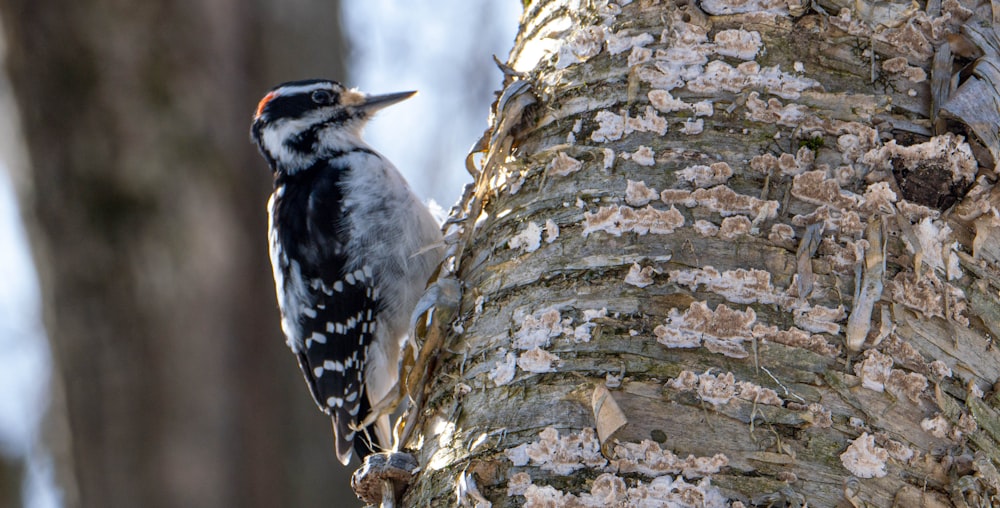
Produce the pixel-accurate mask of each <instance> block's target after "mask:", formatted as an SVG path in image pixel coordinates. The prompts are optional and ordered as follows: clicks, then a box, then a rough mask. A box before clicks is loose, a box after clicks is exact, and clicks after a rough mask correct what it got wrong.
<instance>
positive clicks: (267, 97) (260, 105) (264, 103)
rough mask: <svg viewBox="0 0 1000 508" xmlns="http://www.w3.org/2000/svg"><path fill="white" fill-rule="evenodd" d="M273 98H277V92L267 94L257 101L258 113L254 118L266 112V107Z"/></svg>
mask: <svg viewBox="0 0 1000 508" xmlns="http://www.w3.org/2000/svg"><path fill="white" fill-rule="evenodd" d="M273 98H275V93H274V92H271V93H269V94H267V95H265V96H264V98H263V99H261V100H260V102H259V103H257V113H256V114H255V115H254V118H258V117H259V116H260V114H261V113H263V112H264V108H265V107H267V103H268V102H271V99H273Z"/></svg>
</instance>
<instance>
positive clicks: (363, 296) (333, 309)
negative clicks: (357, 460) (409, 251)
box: [298, 270, 378, 458]
mask: <svg viewBox="0 0 1000 508" xmlns="http://www.w3.org/2000/svg"><path fill="white" fill-rule="evenodd" d="M372 282H373V280H372V275H371V271H370V270H356V271H354V272H352V273H347V274H344V276H343V277H341V278H340V279H337V280H332V281H331V280H323V279H319V278H317V279H313V280H312V281H311V282H310V286H309V288H310V292H311V293H312V294H313V296H314V297H315V298H316V300H315V302H316V303H315V306H314V307H313V308H314V309H315V317H313V316H311V313H310V314H308V315H303V316H302V318H301V319H302V331H303V338H304V343H303V346H304V347H303V349H302V350H301V351H300V352H299V353H298V359H299V366H300V367H302V371H303V373H304V374H305V377H306V382H307V383H308V384H309V389H310V390H311V391H312V394H313V398H315V399H316V403H317V404H318V405H319V406H320V408H321V409H322V410H323V411H324V412H326V413H327V414H329V415H330V416H331V417H332V418H333V426H334V429H335V432H334V433H335V434H336V439H337V443H336V449H337V456H338V457H339V458H345V457H350V454H351V447H352V445H354V446H355V447H356V448H357V449H358V451H359V455H361V456H363V455H367V454H368V453H371V449H370V447H369V445H368V443H367V442H366V441H365V439H367V438H358V439H356V437H357V436H356V431H355V430H354V428H353V427H355V425H356V424H357V423H358V422H359V421H360V420H361V419H363V418H365V416H367V414H368V409H369V403H368V397H367V396H366V394H365V387H364V381H363V376H364V368H365V359H366V357H367V355H368V347H369V345H370V344H371V342H372V337H373V335H374V333H375V313H376V310H377V308H378V294H377V291H376V290H375V289H374V284H373V283H372ZM347 309H350V310H347Z"/></svg>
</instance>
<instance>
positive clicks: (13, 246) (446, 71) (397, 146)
mask: <svg viewBox="0 0 1000 508" xmlns="http://www.w3.org/2000/svg"><path fill="white" fill-rule="evenodd" d="M344 3H345V4H346V5H344V6H343V20H344V28H345V32H346V35H347V38H348V40H349V41H350V46H351V48H352V53H351V54H350V55H349V76H311V77H330V78H333V79H338V80H340V81H342V82H343V83H344V84H346V85H348V86H357V87H358V88H360V89H361V90H362V91H365V92H369V93H387V92H396V91H404V90H418V91H419V92H420V93H419V94H418V95H417V96H416V97H414V98H413V99H410V100H408V101H406V102H403V103H401V104H399V105H396V106H393V107H392V108H389V109H388V110H385V111H383V112H381V113H379V116H378V117H376V118H375V119H374V120H373V121H372V123H371V124H370V125H369V127H368V129H367V133H366V136H365V137H366V139H367V140H368V141H369V143H370V144H371V145H372V146H373V147H374V148H375V149H376V150H378V151H379V152H381V153H383V154H384V155H386V156H387V157H388V158H389V159H390V160H391V161H393V162H394V163H395V164H396V166H398V167H399V169H400V171H402V172H403V174H404V175H405V176H406V177H407V179H408V180H409V181H410V183H411V186H412V187H413V188H414V190H415V191H416V192H417V194H418V195H420V196H421V197H423V198H424V199H425V200H434V201H435V202H437V203H438V204H439V205H440V206H442V207H443V208H445V209H446V210H447V209H448V208H449V207H451V205H452V204H454V202H455V201H456V200H457V199H458V197H459V196H460V194H461V189H462V186H463V185H465V184H466V183H468V182H470V181H471V177H470V176H469V175H468V173H466V171H465V167H464V160H465V154H466V153H468V150H469V148H470V147H471V146H472V144H473V143H475V142H476V141H477V140H478V139H479V136H480V135H481V134H482V132H483V130H484V129H485V128H486V126H487V119H488V116H489V106H490V104H491V103H492V102H493V100H494V95H493V91H494V90H496V89H497V88H499V86H500V83H501V79H502V78H501V75H500V72H499V71H498V70H497V69H496V67H495V65H494V64H493V62H492V58H491V55H494V54H495V55H497V56H498V57H499V59H500V60H501V61H504V60H506V55H507V52H508V51H509V50H510V47H511V46H512V44H513V41H514V35H515V33H516V30H517V20H518V16H519V15H520V11H521V4H520V2H518V1H516V0H502V1H500V0H494V1H489V2H487V1H469V0H435V1H433V2H432V1H429V0H428V1H405V0H373V1H365V2H360V1H350V0H345V2H344ZM0 35H2V34H0ZM0 39H2V37H0ZM0 50H2V47H0ZM305 77H306V76H289V78H288V79H289V80H291V79H301V78H305ZM11 104H12V98H11V96H10V87H9V85H8V84H7V82H6V79H5V78H4V77H0V164H2V165H4V167H3V168H0V455H3V456H6V457H25V456H27V457H29V460H28V479H27V484H26V491H25V494H26V495H25V499H26V501H25V505H26V507H29V508H56V507H59V506H61V504H60V502H59V495H58V489H57V488H56V487H55V486H54V484H53V480H52V475H51V470H50V469H51V468H50V467H48V458H47V457H46V455H45V454H44V450H43V449H42V448H41V446H40V444H39V442H38V435H39V423H40V422H41V419H42V415H43V412H44V409H45V406H46V404H47V399H48V390H49V373H50V371H51V365H50V359H49V351H48V346H47V344H46V342H45V335H44V331H43V329H42V326H41V309H40V303H39V301H40V296H39V288H38V281H37V279H36V275H35V271H34V267H33V266H32V262H31V255H30V253H29V251H28V247H27V240H26V237H25V232H24V228H23V227H22V225H21V219H20V215H19V213H18V210H17V205H16V201H15V196H14V191H13V186H12V182H11V180H10V177H9V174H8V171H6V166H8V165H12V164H17V163H18V162H17V161H18V160H19V157H21V156H22V155H21V154H22V149H21V148H20V147H19V146H18V143H19V139H18V136H17V133H16V130H17V116H16V111H14V110H13V108H12V106H11ZM252 106H253V105H247V110H248V111H250V110H251V109H252ZM248 142H249V141H248Z"/></svg>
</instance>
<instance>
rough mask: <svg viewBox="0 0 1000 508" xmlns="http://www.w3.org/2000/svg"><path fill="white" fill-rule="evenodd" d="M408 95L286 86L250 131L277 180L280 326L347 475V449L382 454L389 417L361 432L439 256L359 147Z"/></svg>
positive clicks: (424, 217) (435, 242)
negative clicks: (370, 128) (381, 113)
mask: <svg viewBox="0 0 1000 508" xmlns="http://www.w3.org/2000/svg"><path fill="white" fill-rule="evenodd" d="M415 93H416V92H400V93H391V94H385V95H367V94H364V93H361V92H359V91H357V90H355V89H346V88H345V87H344V86H342V85H341V84H340V83H337V82H336V81H330V80H324V79H311V80H304V81H293V82H289V83H284V84H282V85H279V86H277V87H275V88H274V89H272V90H271V91H270V92H269V93H268V94H267V95H265V96H264V98H263V99H261V101H260V103H259V104H258V105H257V111H256V113H255V114H254V118H253V125H252V127H251V130H250V135H251V138H252V139H253V141H254V142H255V143H256V144H257V148H258V149H259V150H260V153H261V155H263V157H264V159H265V160H266V161H267V164H268V165H269V166H270V168H271V171H272V174H273V177H274V192H273V193H272V194H271V197H270V199H269V200H268V204H267V211H268V240H269V251H270V258H271V266H272V269H273V272H274V285H275V292H276V293H277V297H278V307H279V309H280V311H281V328H282V330H283V331H284V334H285V337H286V339H287V344H288V347H289V348H291V350H292V353H294V354H295V356H296V357H297V358H298V362H299V366H300V367H301V368H302V373H303V374H304V375H305V380H306V384H307V385H308V386H309V390H310V392H311V393H312V396H313V398H314V399H315V401H316V404H317V405H318V406H319V408H320V409H321V410H322V411H323V412H325V413H326V414H328V415H329V416H330V418H332V420H333V432H334V436H335V449H336V453H337V458H338V459H339V460H340V462H341V463H343V464H344V465H347V463H348V462H349V461H350V460H351V456H352V454H353V452H354V451H357V453H358V455H359V458H363V457H364V456H365V455H368V454H369V453H371V452H372V450H373V449H377V447H380V446H381V447H386V446H389V445H390V439H391V429H390V425H389V417H388V416H387V415H384V414H383V415H381V416H379V417H378V418H377V419H376V420H375V422H374V423H373V424H372V425H371V426H370V427H368V428H366V429H363V430H362V429H359V428H358V425H359V424H360V423H361V422H363V421H364V420H365V418H366V416H368V414H369V412H370V410H371V408H372V407H374V406H375V405H376V404H377V403H378V402H380V401H381V400H382V399H383V398H385V397H386V396H387V395H388V394H389V393H390V392H391V391H392V390H393V389H394V387H395V386H396V384H397V381H398V378H399V361H400V352H401V349H402V346H403V343H404V341H405V340H406V334H407V329H408V326H409V323H410V314H411V313H412V312H413V309H414V306H415V305H416V303H417V300H418V299H419V298H420V296H421V294H422V293H423V291H424V288H425V286H426V284H427V280H428V278H429V277H430V275H431V273H432V271H433V270H434V269H435V267H436V266H437V265H438V263H439V262H440V260H441V258H442V256H443V243H442V239H441V230H440V227H439V225H438V223H437V221H435V220H434V218H433V217H432V215H431V213H430V211H429V210H428V209H427V207H426V206H424V205H423V203H422V202H421V201H420V200H419V199H418V198H417V196H416V195H415V194H414V193H413V191H412V190H411V189H410V187H409V185H408V184H407V183H406V180H405V179H404V178H403V176H402V175H401V174H400V173H399V171H398V170H397V169H396V167H395V166H393V164H392V163H391V162H389V161H388V160H387V159H386V158H385V157H383V156H382V155H381V154H379V153H378V152H376V151H375V150H374V149H372V148H371V147H370V146H369V145H368V144H367V143H366V142H365V141H364V140H363V139H361V133H362V129H363V128H364V126H365V124H366V123H367V122H368V120H369V119H370V118H371V117H372V115H373V114H374V113H375V112H376V111H378V110H380V109H382V108H384V107H386V106H390V105H392V104H396V103H398V102H400V101H403V100H405V99H408V98H409V97H411V96H413V95H414V94H415ZM371 427H374V432H373V433H372V432H368V431H369V430H372V429H371ZM372 434H374V435H372ZM372 440H374V442H373V441H372ZM352 445H353V446H352Z"/></svg>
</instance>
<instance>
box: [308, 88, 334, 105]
mask: <svg viewBox="0 0 1000 508" xmlns="http://www.w3.org/2000/svg"><path fill="white" fill-rule="evenodd" d="M312 100H313V102H315V103H316V104H324V105H325V104H330V103H331V102H333V94H331V93H330V92H329V91H327V90H316V91H315V92H313V93H312Z"/></svg>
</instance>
